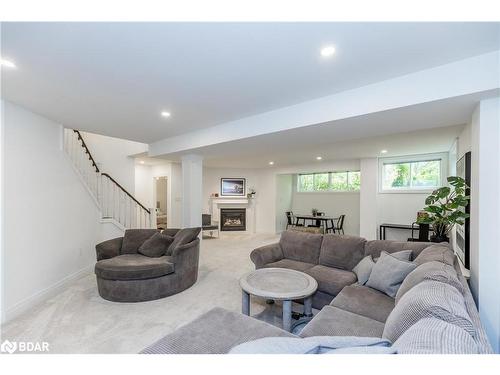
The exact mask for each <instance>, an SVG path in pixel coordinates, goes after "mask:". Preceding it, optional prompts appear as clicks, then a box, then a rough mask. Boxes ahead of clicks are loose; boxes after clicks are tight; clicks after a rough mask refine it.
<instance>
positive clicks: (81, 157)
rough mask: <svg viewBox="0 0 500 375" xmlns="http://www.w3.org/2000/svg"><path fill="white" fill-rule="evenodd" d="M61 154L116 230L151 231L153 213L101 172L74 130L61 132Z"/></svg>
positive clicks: (153, 222) (103, 217)
mask: <svg viewBox="0 0 500 375" xmlns="http://www.w3.org/2000/svg"><path fill="white" fill-rule="evenodd" d="M64 151H65V153H66V155H67V156H68V157H69V159H70V160H71V162H72V164H73V167H74V168H75V169H76V171H77V172H78V174H79V175H80V177H81V179H82V181H83V183H84V185H85V186H86V188H87V190H88V191H89V193H90V195H91V196H92V198H93V199H94V200H95V202H96V204H97V206H98V207H99V209H100V211H101V216H102V219H103V220H104V221H111V222H114V223H115V224H116V225H117V226H118V227H119V228H120V229H123V230H124V229H130V228H155V227H156V215H155V212H154V210H152V209H148V208H146V207H145V206H144V205H143V204H141V203H140V202H139V201H138V200H137V199H135V198H134V197H133V196H132V194H130V193H129V192H128V191H127V190H125V189H124V188H123V187H122V186H121V185H120V184H119V183H118V182H117V181H116V180H115V179H113V177H111V176H110V175H109V174H107V173H104V172H101V171H100V170H99V167H98V165H97V163H96V161H95V160H94V158H93V157H92V154H91V153H90V151H89V149H88V147H87V145H86V144H85V141H84V139H83V137H82V135H81V134H80V132H79V131H78V130H73V129H67V128H65V129H64Z"/></svg>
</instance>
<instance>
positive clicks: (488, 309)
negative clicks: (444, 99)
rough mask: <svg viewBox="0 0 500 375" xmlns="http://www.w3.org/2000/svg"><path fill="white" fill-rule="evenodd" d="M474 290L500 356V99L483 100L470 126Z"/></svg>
mask: <svg viewBox="0 0 500 375" xmlns="http://www.w3.org/2000/svg"><path fill="white" fill-rule="evenodd" d="M471 159H472V160H471V203H470V204H471V218H470V221H471V228H470V230H471V253H470V271H471V279H470V284H471V289H472V291H473V293H474V295H475V298H476V301H477V302H478V304H479V313H480V315H481V322H482V323H483V325H484V327H485V329H486V333H487V335H488V338H489V340H490V343H491V345H492V346H493V349H494V350H495V352H496V353H499V352H500V299H499V298H498V286H499V285H500V243H499V241H498V230H499V228H500V197H499V195H500V194H499V192H500V97H497V98H492V99H486V100H482V101H481V102H480V103H479V105H478V107H477V108H476V110H475V111H474V115H473V118H472V124H471Z"/></svg>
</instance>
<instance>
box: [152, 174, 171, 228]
mask: <svg viewBox="0 0 500 375" xmlns="http://www.w3.org/2000/svg"><path fill="white" fill-rule="evenodd" d="M155 186H156V225H157V228H158V229H166V228H167V222H168V220H167V219H168V218H167V212H168V211H167V201H168V200H167V189H168V184H167V177H166V176H161V177H155Z"/></svg>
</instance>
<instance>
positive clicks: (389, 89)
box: [149, 51, 500, 156]
mask: <svg viewBox="0 0 500 375" xmlns="http://www.w3.org/2000/svg"><path fill="white" fill-rule="evenodd" d="M388 58H390V57H389V56H388ZM499 66H500V51H494V52H490V53H487V54H483V55H479V56H476V57H472V58H468V59H464V60H460V61H456V62H453V63H449V64H446V65H441V66H438V67H434V68H431V69H426V70H422V71H419V72H415V73H411V74H407V75H404V76H401V77H397V78H394V79H390V80H386V81H382V82H378V83H374V84H371V85H367V86H363V87H360V88H357V89H352V90H348V91H344V92H341V93H338V94H334V95H330V96H326V97H322V98H319V99H315V100H310V101H306V102H303V103H300V104H296V105H292V106H289V107H284V108H280V109H276V110H273V111H269V112H265V113H261V114H258V115H254V116H250V117H246V118H243V119H240V120H236V121H231V122H227V123H223V124H220V125H216V126H213V127H210V128H206V129H202V130H197V131H193V132H190V133H186V134H183V135H179V136H175V137H170V138H166V139H163V140H160V141H157V142H154V143H151V144H149V155H150V156H160V155H168V154H172V153H176V152H186V151H189V150H195V149H197V148H200V147H206V146H211V145H216V144H219V143H225V142H231V141H234V140H239V139H244V138H249V137H255V136H259V135H265V134H270V133H276V132H280V131H286V130H290V129H296V128H300V127H305V126H311V125H317V124H321V123H325V122H330V121H336V120H340V119H346V118H351V117H356V116H361V115H366V114H369V113H375V112H381V111H386V110H391V109H396V108H401V107H407V106H411V105H415V104H421V103H426V102H431V101H436V100H442V99H446V98H452V97H456V96H461V95H466V94H472V93H479V92H484V91H489V90H495V89H499V88H500V72H499ZM369 68H370V67H369V66H368V67H367V69H369Z"/></svg>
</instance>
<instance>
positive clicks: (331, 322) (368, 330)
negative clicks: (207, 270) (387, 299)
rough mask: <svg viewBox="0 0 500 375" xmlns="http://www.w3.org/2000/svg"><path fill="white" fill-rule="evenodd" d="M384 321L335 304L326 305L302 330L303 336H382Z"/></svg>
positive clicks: (301, 334)
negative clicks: (340, 307) (355, 312)
mask: <svg viewBox="0 0 500 375" xmlns="http://www.w3.org/2000/svg"><path fill="white" fill-rule="evenodd" d="M383 331H384V323H381V322H379V321H377V320H374V319H370V318H367V317H366V316H362V315H358V314H354V313H352V312H350V311H346V310H342V309H339V308H338V307H334V306H325V307H323V308H322V309H321V311H320V312H319V313H318V314H317V315H316V316H315V317H314V319H313V320H311V321H310V322H309V323H307V325H306V326H305V327H304V329H303V330H302V332H300V336H301V337H311V336H360V337H382V332H383Z"/></svg>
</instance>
